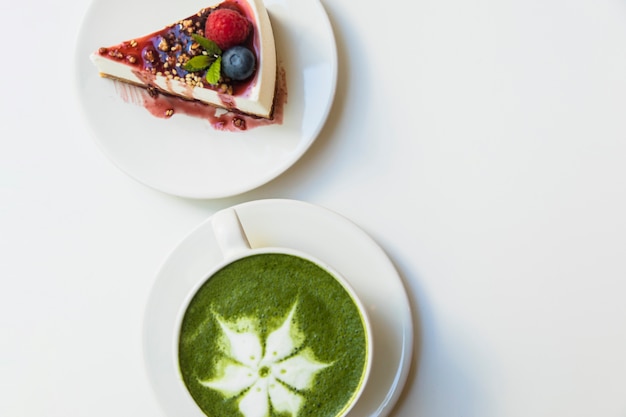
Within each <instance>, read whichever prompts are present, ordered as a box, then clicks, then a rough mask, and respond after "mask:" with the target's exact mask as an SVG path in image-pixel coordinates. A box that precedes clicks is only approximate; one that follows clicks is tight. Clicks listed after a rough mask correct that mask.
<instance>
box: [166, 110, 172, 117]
mask: <svg viewBox="0 0 626 417" xmlns="http://www.w3.org/2000/svg"><path fill="white" fill-rule="evenodd" d="M173 114H174V109H167V110H165V117H172V115H173Z"/></svg>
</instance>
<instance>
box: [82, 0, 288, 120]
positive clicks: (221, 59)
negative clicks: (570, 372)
mask: <svg viewBox="0 0 626 417" xmlns="http://www.w3.org/2000/svg"><path fill="white" fill-rule="evenodd" d="M90 58H91V60H92V62H93V63H94V64H95V66H96V68H97V69H98V71H99V73H100V75H101V76H102V77H105V78H111V79H114V80H118V81H122V82H125V83H129V84H133V85H136V86H139V87H144V88H146V89H147V90H148V92H149V93H150V95H153V96H156V95H158V94H165V95H169V96H175V97H181V98H183V99H185V100H191V101H198V102H201V103H206V104H209V105H211V106H215V107H219V108H223V109H226V110H228V111H233V112H237V113H242V114H245V115H250V116H253V117H259V118H265V119H271V118H272V112H273V107H274V96H275V92H276V76H277V64H276V48H275V44H274V34H273V31H272V26H271V22H270V18H269V15H268V13H267V10H266V9H265V5H264V4H263V0H226V1H223V2H221V3H218V4H215V5H212V6H207V7H205V8H203V9H201V10H200V11H198V12H197V13H196V14H194V15H192V16H189V17H186V18H184V19H181V20H179V21H177V22H175V23H173V24H171V25H168V26H166V27H165V28H163V29H160V30H158V31H155V32H153V33H150V34H147V35H143V36H140V37H137V38H134V39H131V40H127V41H124V42H121V43H119V44H117V45H112V46H103V47H100V48H98V49H97V50H96V51H94V52H93V53H92V54H91V56H90Z"/></svg>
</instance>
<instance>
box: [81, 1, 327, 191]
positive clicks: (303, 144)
mask: <svg viewBox="0 0 626 417" xmlns="http://www.w3.org/2000/svg"><path fill="white" fill-rule="evenodd" d="M216 2H218V0H208V1H200V0H177V1H174V2H172V1H168V0H130V1H129V0H92V3H91V5H90V7H89V10H88V12H87V14H86V16H85V19H84V21H83V24H82V28H81V31H80V34H79V36H78V45H77V50H76V54H77V55H76V65H75V68H76V80H77V86H76V87H77V93H78V97H79V100H80V104H81V106H82V108H83V110H84V114H85V117H86V119H87V121H88V123H89V125H90V126H91V128H92V129H93V131H94V133H95V139H96V143H97V144H98V145H99V148H100V149H101V150H102V151H103V153H104V154H106V155H107V156H108V157H109V159H110V160H111V161H112V162H113V163H114V164H116V165H117V166H118V167H119V168H120V169H121V170H122V171H124V172H125V173H127V174H128V175H129V176H131V177H133V178H135V179H136V180H138V181H140V182H141V183H143V184H145V185H147V186H150V187H152V188H155V189H157V190H160V191H163V192H166V193H169V194H174V195H178V196H182V197H188V198H221V197H227V196H232V195H236V194H240V193H243V192H246V191H249V190H251V189H253V188H256V187H259V186H261V185H263V184H265V183H266V182H268V181H270V180H272V179H274V178H275V177H277V176H278V175H280V174H282V173H283V172H284V171H285V170H287V169H288V168H289V167H290V166H291V165H293V164H294V163H295V162H296V161H297V160H298V159H299V158H300V157H301V156H302V155H303V154H304V152H305V151H306V150H307V149H308V148H309V147H310V145H311V144H312V143H313V141H314V140H315V138H316V137H317V135H318V134H319V132H320V130H321V128H322V127H323V125H324V123H325V121H326V118H327V116H328V113H329V111H330V108H331V105H332V101H333V99H334V95H335V89H336V81H337V49H336V45H335V38H334V35H333V31H332V27H331V25H330V22H329V20H328V16H327V15H326V12H325V10H324V8H323V6H322V5H321V3H320V1H319V0H266V1H265V4H266V7H267V9H268V12H269V14H270V19H271V21H272V26H273V29H274V35H275V41H276V50H277V54H278V57H279V63H280V64H279V65H282V67H284V69H285V73H286V78H287V92H288V99H287V103H285V108H284V120H283V123H282V124H276V125H270V126H261V127H257V128H253V129H250V130H247V131H242V132H224V131H218V130H215V129H214V128H213V127H211V126H210V124H209V122H207V121H205V120H201V119H196V118H192V117H189V116H186V115H174V116H173V117H172V118H171V119H160V118H156V117H154V116H152V115H151V114H150V113H149V112H148V111H147V110H146V109H145V108H143V107H142V106H141V105H137V104H133V103H127V102H125V101H124V100H123V99H122V97H120V94H119V93H118V92H117V91H116V89H115V83H114V82H113V81H111V80H106V79H102V78H101V77H100V76H99V75H98V71H97V69H96V67H95V66H94V65H93V64H92V63H91V61H90V60H89V54H90V53H92V52H93V51H95V50H97V49H98V48H99V47H100V46H106V45H114V44H117V43H120V42H121V41H123V40H127V39H133V38H134V37H137V36H140V35H143V34H148V33H151V32H153V31H155V30H158V29H161V28H162V27H165V26H166V25H168V24H170V23H172V22H173V21H175V20H177V19H180V18H184V17H185V16H189V15H191V14H193V13H196V12H197V11H198V10H200V9H201V8H202V7H206V6H209V5H211V4H212V3H216Z"/></svg>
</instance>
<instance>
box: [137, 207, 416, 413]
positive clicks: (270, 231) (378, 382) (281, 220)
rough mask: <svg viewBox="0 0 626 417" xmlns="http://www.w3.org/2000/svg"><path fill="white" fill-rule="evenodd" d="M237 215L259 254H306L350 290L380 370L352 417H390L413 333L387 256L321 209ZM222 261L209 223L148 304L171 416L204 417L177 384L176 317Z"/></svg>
mask: <svg viewBox="0 0 626 417" xmlns="http://www.w3.org/2000/svg"><path fill="white" fill-rule="evenodd" d="M235 209H236V210H237V214H238V215H239V218H240V220H241V223H242V226H243V228H244V230H245V233H246V236H247V237H248V240H249V241H250V245H251V246H252V247H253V248H257V247H265V246H278V247H287V248H292V249H297V250H300V251H303V252H307V253H309V254H311V255H313V256H314V257H316V258H318V259H320V260H321V261H323V262H326V263H328V264H329V265H332V266H333V267H334V268H335V269H337V271H338V272H339V273H340V274H342V275H343V276H344V277H345V278H346V279H347V280H348V281H349V282H350V284H351V285H352V287H353V288H354V290H355V291H356V292H357V293H358V295H359V297H360V298H361V300H362V301H363V303H364V305H365V306H366V308H367V312H368V315H369V316H370V319H371V322H372V329H373V332H374V363H373V367H372V374H371V376H370V379H369V383H368V385H367V387H366V388H365V391H364V392H363V395H362V396H361V399H360V400H359V402H358V403H357V404H356V406H355V407H354V408H353V409H352V411H351V412H350V414H349V416H350V417H366V416H367V417H369V416H371V417H383V416H386V415H388V414H389V413H390V411H391V410H392V408H393V406H394V404H395V403H396V401H397V400H398V397H399V395H400V392H401V390H402V387H403V386H404V383H405V381H406V378H407V375H408V371H409V367H410V363H411V357H412V350H413V325H412V317H411V310H410V305H409V301H408V297H407V295H406V292H405V289H404V286H403V284H402V282H401V280H400V277H399V275H398V273H397V271H396V269H395V268H394V266H393V264H392V263H391V261H390V260H389V258H388V257H387V255H386V254H385V253H384V252H383V250H382V249H381V248H380V247H379V246H378V245H377V244H376V243H375V242H374V241H373V240H372V239H371V238H370V237H369V236H368V235H367V234H366V233H364V232H363V231H362V230H361V229H360V228H358V227H357V226H356V225H355V224H354V223H352V222H350V221H349V220H347V219H346V218H344V217H342V216H340V215H337V214H336V213H334V212H331V211H329V210H327V209H324V208H321V207H319V206H315V205H312V204H309V203H304V202H301V201H295V200H279V199H270V200H258V201H252V202H247V203H243V204H240V205H236V206H235ZM220 261H221V255H220V252H219V249H218V247H217V243H216V241H215V238H214V236H213V231H212V228H211V222H210V219H209V220H207V221H205V222H203V223H202V224H200V226H198V227H197V228H196V229H195V230H194V231H192V232H191V233H190V234H189V235H188V236H187V237H186V238H185V239H183V241H182V242H181V243H180V244H179V245H178V246H177V247H176V248H175V249H174V250H173V252H172V253H171V254H170V255H169V257H168V258H167V260H166V261H165V263H164V264H163V265H162V267H161V269H160V271H159V273H158V274H157V277H156V280H155V282H154V287H153V289H152V292H151V294H150V297H149V299H148V304H147V307H146V313H145V322H144V356H145V361H146V368H147V372H148V377H149V379H150V381H151V382H152V385H153V388H154V390H155V393H156V396H157V398H158V399H159V401H160V403H161V404H162V406H163V408H164V410H165V413H166V415H167V416H172V417H181V416H182V417H190V416H193V417H195V416H201V415H202V413H201V412H199V411H198V410H197V409H195V407H194V406H193V404H190V400H189V396H188V394H187V393H186V392H184V388H183V387H182V384H180V383H179V381H178V379H179V373H178V370H177V367H176V360H175V358H174V344H175V341H176V317H177V316H178V313H179V310H180V309H181V308H182V305H183V303H184V301H185V298H186V295H187V294H188V292H189V291H191V290H192V288H194V287H195V285H196V284H197V283H198V280H201V279H202V278H203V277H204V276H205V275H206V274H207V273H208V272H209V271H210V270H211V269H212V268H213V267H214V266H215V265H217V264H218V263H219V262H220Z"/></svg>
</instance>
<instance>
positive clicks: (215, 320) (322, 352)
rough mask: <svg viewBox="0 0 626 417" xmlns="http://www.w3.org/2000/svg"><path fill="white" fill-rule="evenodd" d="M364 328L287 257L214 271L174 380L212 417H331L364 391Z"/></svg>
mask: <svg viewBox="0 0 626 417" xmlns="http://www.w3.org/2000/svg"><path fill="white" fill-rule="evenodd" d="M366 329H367V327H366V325H365V322H364V317H363V316H362V314H361V312H360V310H359V308H358V307H357V305H356V304H355V301H354V300H353V299H352V297H351V296H350V294H349V293H348V292H347V291H346V290H345V289H344V287H343V286H342V285H341V284H340V283H339V282H338V281H337V280H336V279H335V278H334V277H333V276H332V275H331V274H329V273H328V272H327V271H326V270H325V269H323V268H321V267H319V266H318V265H316V264H315V263H313V262H310V261H308V260H305V259H303V258H300V257H296V256H293V255H287V254H276V253H271V254H259V255H253V256H249V257H246V258H243V259H240V260H238V261H235V262H233V263H231V264H229V265H227V266H226V267H224V268H222V269H221V270H219V271H218V272H217V273H215V274H214V275H213V276H212V277H211V278H210V279H209V280H208V281H206V282H205V283H204V284H203V285H202V286H201V287H200V289H199V290H198V292H197V293H196V294H195V295H194V297H193V298H192V300H191V302H190V304H189V306H188V308H187V311H186V313H185V315H184V318H183V321H182V325H181V330H180V337H179V346H178V348H179V352H178V358H179V367H180V372H181V376H182V379H183V381H184V383H185V385H186V386H187V389H188V390H189V392H190V394H191V396H192V397H193V399H194V400H195V402H196V403H197V404H198V406H199V407H200V408H201V409H202V410H203V411H204V413H205V414H206V415H207V416H210V417H236V416H243V417H287V416H292V417H296V416H297V417H334V416H337V415H341V414H342V413H343V412H344V411H345V410H346V408H348V407H349V405H350V404H351V403H352V401H353V399H354V398H355V396H356V395H357V393H358V392H359V390H360V388H361V385H362V384H363V380H364V377H365V375H366V369H367V363H368V355H370V352H369V351H368V335H367V331H366Z"/></svg>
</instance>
